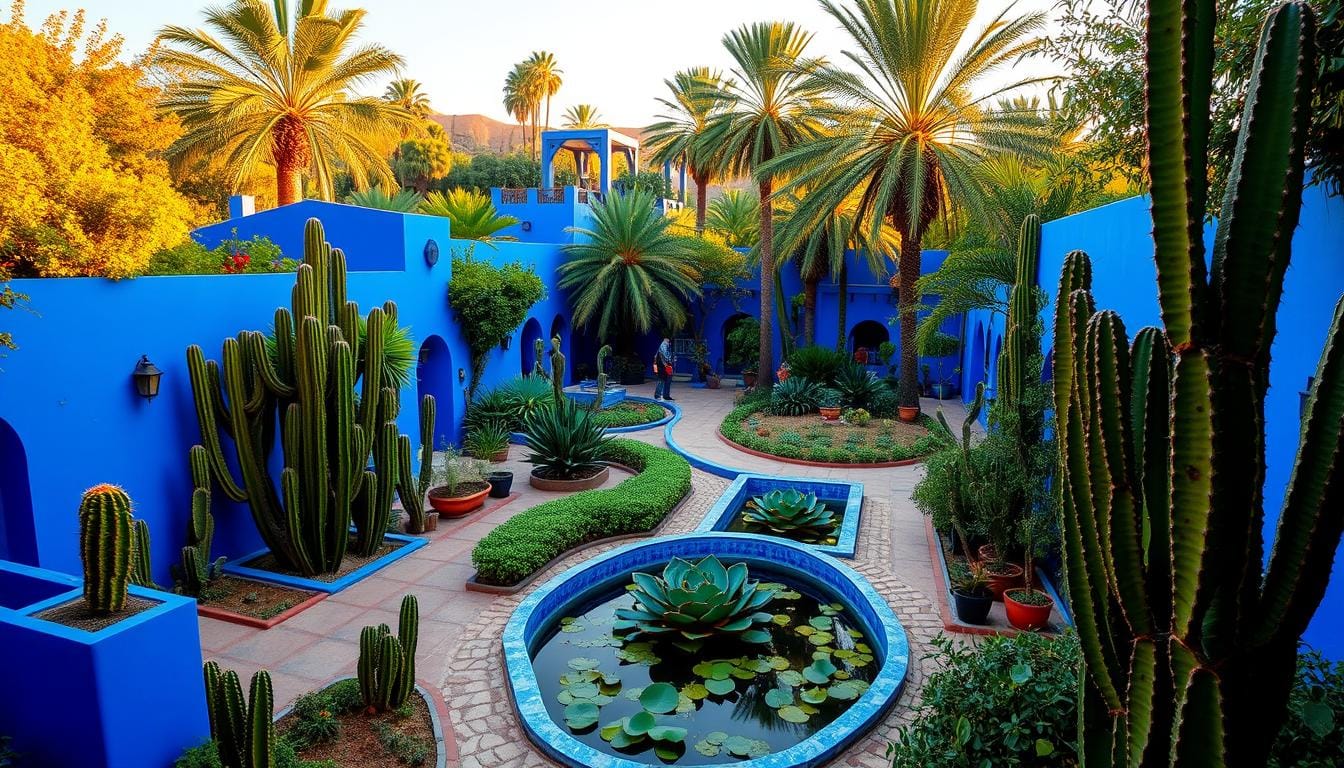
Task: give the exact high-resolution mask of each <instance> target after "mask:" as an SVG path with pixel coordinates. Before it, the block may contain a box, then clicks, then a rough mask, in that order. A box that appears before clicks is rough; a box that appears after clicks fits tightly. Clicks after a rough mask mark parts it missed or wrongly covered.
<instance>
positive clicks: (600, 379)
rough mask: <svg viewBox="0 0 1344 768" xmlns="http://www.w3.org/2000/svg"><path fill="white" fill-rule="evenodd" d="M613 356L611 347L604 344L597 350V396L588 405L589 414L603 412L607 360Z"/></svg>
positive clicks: (605, 393)
mask: <svg viewBox="0 0 1344 768" xmlns="http://www.w3.org/2000/svg"><path fill="white" fill-rule="evenodd" d="M610 356H611V345H610V344H603V345H602V348H601V349H599V350H597V394H596V396H594V397H593V400H592V402H590V403H589V404H588V412H589V413H597V412H598V411H600V410H602V399H603V398H604V397H606V395H607V358H608V357H610Z"/></svg>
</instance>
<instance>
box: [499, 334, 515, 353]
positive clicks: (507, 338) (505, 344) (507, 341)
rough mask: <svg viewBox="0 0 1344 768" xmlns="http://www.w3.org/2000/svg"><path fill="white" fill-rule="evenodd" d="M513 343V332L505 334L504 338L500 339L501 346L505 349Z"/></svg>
mask: <svg viewBox="0 0 1344 768" xmlns="http://www.w3.org/2000/svg"><path fill="white" fill-rule="evenodd" d="M512 344H513V334H512V333H510V334H507V335H505V336H504V338H502V339H500V340H499V348H500V349H503V350H507V349H508V348H509V347H510V346H511V345H512Z"/></svg>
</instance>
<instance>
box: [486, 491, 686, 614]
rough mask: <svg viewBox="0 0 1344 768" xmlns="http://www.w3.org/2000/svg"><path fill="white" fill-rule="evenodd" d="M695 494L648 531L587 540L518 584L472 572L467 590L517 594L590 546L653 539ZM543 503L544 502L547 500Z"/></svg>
mask: <svg viewBox="0 0 1344 768" xmlns="http://www.w3.org/2000/svg"><path fill="white" fill-rule="evenodd" d="M613 466H618V467H621V469H625V470H627V471H629V469H630V468H629V467H626V466H623V465H620V464H615V465H613ZM622 482H624V481H622ZM693 496H695V488H694V487H691V488H690V489H689V490H687V491H686V495H685V496H682V497H681V500H680V501H678V502H677V503H676V504H673V505H672V508H671V509H669V510H668V511H667V514H665V515H663V519H662V520H659V521H658V524H657V525H655V526H654V527H653V528H651V529H649V530H648V531H645V532H644V533H623V534H621V535H619V536H608V537H606V538H603V539H593V540H592V541H585V542H584V543H582V544H580V545H578V546H576V547H570V548H569V549H567V550H565V551H564V552H561V553H560V554H558V555H556V556H555V557H554V558H552V559H551V560H550V562H548V563H546V564H545V565H543V566H541V567H540V568H538V569H537V570H536V571H535V572H534V573H533V574H532V575H531V576H528V577H527V578H526V579H523V580H522V581H520V582H518V583H517V584H512V585H510V586H499V585H497V584H482V583H481V582H479V581H477V580H476V574H475V573H472V574H471V577H470V578H468V579H467V591H468V592H480V593H483V594H487V595H516V594H518V593H519V592H522V591H523V590H525V589H527V588H528V587H530V586H532V584H533V583H534V582H536V580H537V579H538V578H540V577H541V574H543V573H546V572H547V571H549V570H550V569H552V568H554V567H555V566H556V565H558V564H559V563H560V561H561V560H564V559H565V558H567V557H570V556H571V555H574V554H575V553H578V552H580V551H582V550H585V549H587V548H589V547H595V546H597V545H599V544H617V543H621V542H626V541H636V540H638V539H651V538H653V537H654V536H657V535H659V534H660V533H661V532H662V530H663V528H664V527H665V526H666V525H667V521H668V520H670V519H671V518H672V515H674V514H676V513H677V512H678V511H680V510H681V508H682V507H684V506H686V504H687V503H689V502H690V500H691V497H693ZM542 503H543V504H544V503H546V502H542Z"/></svg>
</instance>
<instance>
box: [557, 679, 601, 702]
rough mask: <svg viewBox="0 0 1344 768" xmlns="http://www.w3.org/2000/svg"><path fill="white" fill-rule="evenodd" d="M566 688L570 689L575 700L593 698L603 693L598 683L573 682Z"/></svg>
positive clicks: (570, 693)
mask: <svg viewBox="0 0 1344 768" xmlns="http://www.w3.org/2000/svg"><path fill="white" fill-rule="evenodd" d="M565 690H567V691H569V695H570V696H573V697H574V698H575V700H578V699H591V698H592V697H594V696H596V695H598V694H599V693H601V691H600V690H599V689H598V687H597V684H596V683H573V684H571V685H570V686H569V687H568V688H566V689H565Z"/></svg>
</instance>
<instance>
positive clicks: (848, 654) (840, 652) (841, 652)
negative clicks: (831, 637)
mask: <svg viewBox="0 0 1344 768" xmlns="http://www.w3.org/2000/svg"><path fill="white" fill-rule="evenodd" d="M833 655H834V656H835V658H837V659H850V658H853V657H855V656H857V655H858V653H857V652H855V651H853V650H850V649H849V648H838V649H836V650H835V652H834V654H833Z"/></svg>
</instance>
